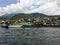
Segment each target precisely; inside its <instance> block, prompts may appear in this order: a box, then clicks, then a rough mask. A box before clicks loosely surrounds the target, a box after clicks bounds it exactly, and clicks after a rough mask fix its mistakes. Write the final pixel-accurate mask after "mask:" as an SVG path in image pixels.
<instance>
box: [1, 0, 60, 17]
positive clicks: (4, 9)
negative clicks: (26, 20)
mask: <svg viewBox="0 0 60 45" xmlns="http://www.w3.org/2000/svg"><path fill="white" fill-rule="evenodd" d="M35 12H38V13H44V14H47V15H59V14H60V1H59V0H0V16H1V15H4V14H11V13H35Z"/></svg>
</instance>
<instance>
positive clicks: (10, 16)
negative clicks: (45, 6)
mask: <svg viewBox="0 0 60 45" xmlns="http://www.w3.org/2000/svg"><path fill="white" fill-rule="evenodd" d="M56 16H60V15H54V16H47V15H45V14H42V13H31V14H24V13H18V14H5V15H3V16H1V17H0V20H9V19H11V20H18V19H21V18H37V17H40V18H44V17H48V18H53V17H56Z"/></svg>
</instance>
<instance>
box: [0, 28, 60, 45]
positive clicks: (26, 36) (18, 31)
mask: <svg viewBox="0 0 60 45" xmlns="http://www.w3.org/2000/svg"><path fill="white" fill-rule="evenodd" d="M0 45H60V28H49V27H45V28H44V27H42V28H9V29H5V28H0Z"/></svg>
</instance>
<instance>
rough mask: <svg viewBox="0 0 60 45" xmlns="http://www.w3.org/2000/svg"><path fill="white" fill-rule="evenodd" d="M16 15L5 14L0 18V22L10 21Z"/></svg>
mask: <svg viewBox="0 0 60 45" xmlns="http://www.w3.org/2000/svg"><path fill="white" fill-rule="evenodd" d="M14 15H15V14H5V15H2V16H0V20H8V19H10V18H11V17H12V16H14Z"/></svg>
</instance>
